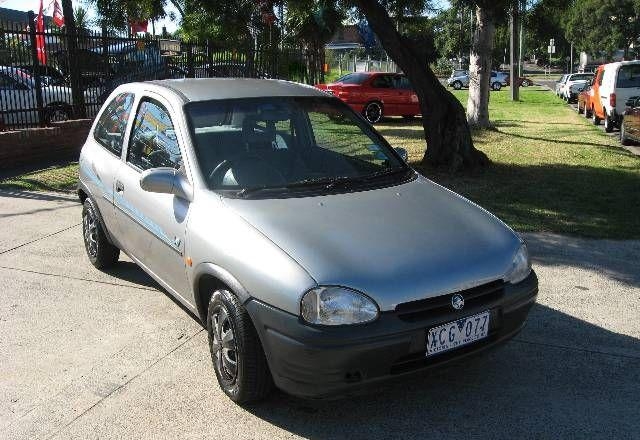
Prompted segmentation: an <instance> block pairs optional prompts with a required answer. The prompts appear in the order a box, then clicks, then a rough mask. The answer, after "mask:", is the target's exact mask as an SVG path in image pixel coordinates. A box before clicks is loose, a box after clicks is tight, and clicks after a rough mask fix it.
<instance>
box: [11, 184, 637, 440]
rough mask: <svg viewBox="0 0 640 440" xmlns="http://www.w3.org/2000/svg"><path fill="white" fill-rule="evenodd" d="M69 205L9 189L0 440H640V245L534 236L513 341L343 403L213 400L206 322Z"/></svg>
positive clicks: (216, 395) (68, 199) (63, 199)
mask: <svg viewBox="0 0 640 440" xmlns="http://www.w3.org/2000/svg"><path fill="white" fill-rule="evenodd" d="M80 211H81V207H80V205H79V204H78V203H77V201H76V199H75V198H74V197H73V195H60V194H46V193H28V192H1V193H0V231H1V232H0V285H2V286H3V300H2V303H1V305H0V335H2V337H1V338H0V359H1V362H0V432H1V433H2V434H0V438H7V439H49V438H56V439H92V438H101V439H105V438H135V439H145V438H233V439H239V438H269V439H272V438H298V437H304V438H313V439H329V438H352V439H354V438H402V439H408V438H421V439H423V438H445V439H447V438H483V439H488V438H505V439H515V438H518V439H521V438H536V439H540V438H549V439H558V438H625V439H629V438H640V418H639V417H638V416H639V415H640V400H639V399H638V396H640V319H639V317H640V271H638V261H640V241H606V240H587V239H577V238H569V237H564V236H559V235H552V234H543V233H538V234H527V235H526V239H527V240H528V243H529V246H530V251H531V253H532V256H533V261H534V267H535V269H536V271H537V272H538V276H539V278H540V295H539V299H538V304H537V305H536V306H535V308H534V309H533V311H532V313H531V315H530V318H529V322H528V325H527V327H526V328H525V329H524V330H523V331H522V333H520V334H519V335H518V336H517V337H516V338H515V339H514V340H512V341H510V342H509V343H508V344H506V345H504V346H502V347H500V348H498V349H496V350H493V351H491V352H488V353H486V354H485V355H483V356H480V357H476V358H472V359H468V360H465V361H464V362H461V363H459V364H456V365H454V366H451V367H449V368H447V369H441V370H432V371H428V372H424V373H421V374H418V375H416V376H413V377H410V378H405V379H403V380H401V381H398V382H394V383H392V384H389V385H386V386H384V387H381V388H376V389H372V390H371V393H370V394H368V395H365V396H361V397H357V398H351V399H349V400H339V401H325V402H308V401H303V400H299V399H295V398H292V397H289V396H286V395H284V394H282V393H276V394H275V395H274V396H273V397H272V398H271V399H269V400H268V401H266V402H263V403H261V404H259V405H254V406H250V407H246V408H242V407H239V406H236V405H234V404H232V403H231V402H230V401H229V400H228V399H227V398H226V397H225V396H224V394H223V393H222V392H221V391H220V390H219V389H218V387H217V384H216V381H215V376H214V373H213V369H212V367H211V361H210V357H209V352H208V346H207V342H206V339H207V338H206V332H205V331H204V330H203V328H202V327H201V325H200V324H199V323H198V322H197V321H196V320H195V318H193V317H192V316H190V315H189V314H188V313H187V312H185V311H184V310H183V309H181V308H180V307H179V306H178V305H177V304H176V303H174V302H173V301H172V300H171V298H170V297H169V296H168V295H167V294H165V293H164V292H163V291H162V290H161V289H160V288H159V287H158V286H157V285H156V284H155V283H154V282H153V281H152V280H151V279H150V278H149V277H148V276H146V275H145V274H144V273H143V272H142V271H141V270H140V269H138V268H137V267H136V266H135V265H134V264H133V263H131V262H130V261H129V260H127V259H125V258H122V260H121V262H120V263H119V264H118V265H117V266H116V267H115V268H114V269H112V270H110V271H109V272H108V273H103V272H99V271H97V270H95V269H94V268H93V266H91V265H90V264H89V262H88V260H87V259H86V257H85V254H84V248H83V244H82V234H81V226H80Z"/></svg>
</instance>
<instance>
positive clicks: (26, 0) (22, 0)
mask: <svg viewBox="0 0 640 440" xmlns="http://www.w3.org/2000/svg"><path fill="white" fill-rule="evenodd" d="M58 1H59V2H60V5H61V6H62V1H61V0H58ZM42 3H43V5H44V8H45V14H46V15H53V0H42ZM76 6H82V7H84V8H86V9H87V10H88V11H89V12H90V15H91V16H95V14H94V11H93V7H91V6H87V5H86V4H85V2H83V1H79V0H74V2H73V7H74V8H75V7H76ZM48 7H49V9H47V8H48ZM0 8H8V9H15V10H17V11H25V12H26V11H30V10H31V11H34V12H35V13H36V14H37V13H38V10H39V9H40V0H0ZM171 11H173V6H169V7H167V13H169V12H171ZM162 26H166V27H167V31H168V32H173V31H175V30H176V27H177V23H175V22H172V21H170V20H169V19H168V18H167V19H165V20H160V21H158V22H156V33H158V34H159V33H160V32H162ZM149 32H151V25H149Z"/></svg>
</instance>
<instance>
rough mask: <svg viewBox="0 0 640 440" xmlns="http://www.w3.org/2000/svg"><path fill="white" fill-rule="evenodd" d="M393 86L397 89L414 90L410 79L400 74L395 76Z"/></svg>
mask: <svg viewBox="0 0 640 440" xmlns="http://www.w3.org/2000/svg"><path fill="white" fill-rule="evenodd" d="M393 87H394V88H395V89H402V90H412V89H413V88H412V87H411V83H410V82H409V79H408V78H407V77H406V76H404V75H398V76H394V77H393Z"/></svg>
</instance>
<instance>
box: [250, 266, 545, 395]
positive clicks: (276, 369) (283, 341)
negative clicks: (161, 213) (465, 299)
mask: <svg viewBox="0 0 640 440" xmlns="http://www.w3.org/2000/svg"><path fill="white" fill-rule="evenodd" d="M537 293H538V280H537V277H536V275H535V273H534V272H533V271H532V272H531V275H530V276H529V277H528V278H527V279H526V280H524V281H522V282H521V283H519V284H517V285H509V284H505V285H504V288H503V289H502V291H501V294H500V295H497V296H495V295H494V296H493V297H491V299H490V300H489V302H484V303H482V304H476V305H474V304H471V305H470V306H469V307H465V308H464V310H462V311H456V310H453V308H450V307H449V309H450V311H449V310H447V311H446V312H444V314H443V313H437V314H436V315H437V316H433V315H432V316H424V314H418V315H416V316H417V317H414V318H412V319H409V320H407V319H406V318H401V317H400V315H399V313H398V312H397V311H393V312H383V313H381V315H380V317H379V318H378V319H377V320H376V321H374V322H372V323H369V324H363V325H356V326H343V327H336V328H327V327H314V326H310V325H307V324H304V323H303V322H302V320H301V319H300V318H299V317H298V316H295V315H292V314H290V313H287V312H284V311H282V310H279V309H275V308H273V307H271V306H269V305H266V304H264V303H262V302H260V301H257V300H253V299H252V300H249V301H248V302H247V303H246V304H245V307H246V308H247V311H248V312H249V314H250V315H251V318H252V319H253V322H254V324H255V327H256V329H257V331H258V334H259V336H260V339H261V341H262V345H263V347H264V351H265V354H266V357H267V360H268V363H269V367H270V369H271V373H272V374H273V379H274V382H275V384H276V385H277V386H278V387H279V388H280V389H282V390H284V391H286V392H287V393H289V394H293V395H297V396H301V397H306V398H326V397H335V396H340V395H349V394H354V393H358V392H360V391H362V390H363V389H365V388H368V387H370V385H371V384H372V383H375V382H378V381H382V380H387V379H392V378H394V377H398V376H400V375H403V374H408V373H412V372H415V371H419V370H422V369H426V368H429V367H434V366H437V365H442V364H444V363H447V362H450V361H453V360H457V359H460V358H462V357H464V356H468V355H471V354H474V353H477V352H479V351H482V350H484V349H486V348H489V347H491V346H494V345H496V344H498V343H500V342H503V341H505V340H507V339H509V338H511V337H512V336H514V335H515V334H517V333H518V332H519V331H520V330H521V329H522V327H523V326H524V323H525V321H526V318H527V315H528V313H529V310H530V308H531V306H532V305H533V304H534V302H535V299H536V296H537ZM485 310H490V312H491V317H490V328H489V335H488V337H487V338H485V339H483V340H481V341H477V342H474V343H472V344H469V345H466V346H464V347H461V348H459V349H454V350H451V351H449V352H445V353H442V354H439V355H435V356H433V357H426V356H425V353H426V330H427V329H429V328H431V327H435V326H438V325H440V324H443V323H446V322H449V321H453V320H456V319H460V318H462V317H465V316H471V315H474V314H476V313H478V312H482V311H485Z"/></svg>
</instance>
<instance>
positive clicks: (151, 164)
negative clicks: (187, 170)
mask: <svg viewBox="0 0 640 440" xmlns="http://www.w3.org/2000/svg"><path fill="white" fill-rule="evenodd" d="M127 162H129V163H131V164H132V165H135V166H136V167H138V168H140V169H141V170H143V171H144V170H148V169H150V168H158V167H171V168H176V169H178V168H180V166H181V165H182V156H181V154H180V146H179V145H178V139H177V137H176V132H175V129H174V128H173V122H171V117H170V116H169V112H168V111H167V109H165V108H164V106H163V105H162V104H160V103H159V102H157V101H155V100H153V99H145V100H144V101H142V103H141V104H140V107H138V113H137V114H136V120H135V122H134V124H133V130H132V131H131V139H130V140H129V150H128V152H127Z"/></svg>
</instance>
